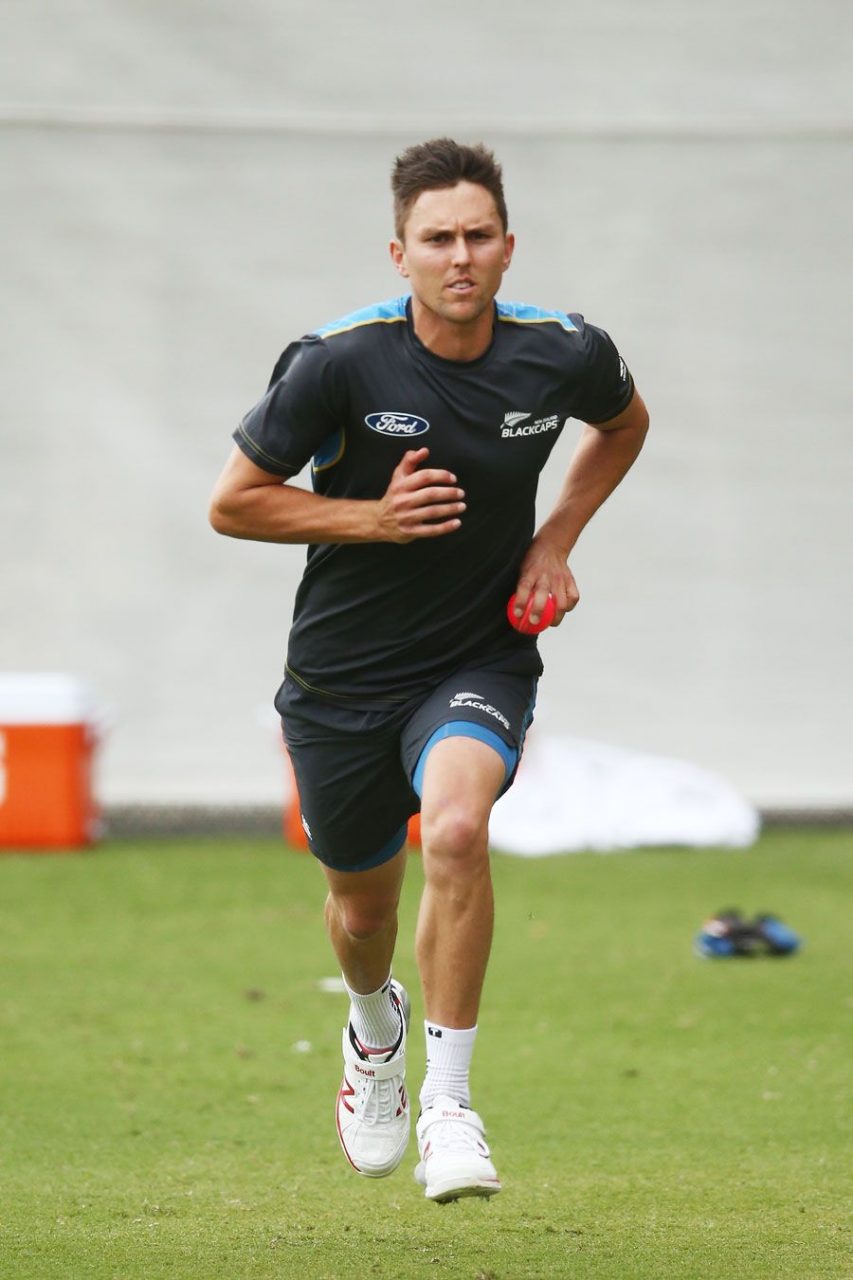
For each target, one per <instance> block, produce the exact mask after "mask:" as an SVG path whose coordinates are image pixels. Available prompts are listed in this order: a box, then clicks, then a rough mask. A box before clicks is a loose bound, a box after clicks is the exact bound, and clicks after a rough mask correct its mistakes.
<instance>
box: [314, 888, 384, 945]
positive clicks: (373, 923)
mask: <svg viewBox="0 0 853 1280" xmlns="http://www.w3.org/2000/svg"><path fill="white" fill-rule="evenodd" d="M331 912H333V913H334V915H335V916H336V917H337V920H338V923H339V924H340V926H341V928H342V929H343V930H344V932H345V933H346V934H348V935H349V937H350V938H353V939H354V940H355V941H356V942H366V941H368V940H369V939H370V938H374V937H376V935H377V934H380V933H382V932H384V931H385V930H386V929H387V928H388V927H389V926H390V925H393V923H394V921H395V920H396V918H397V901H396V899H385V898H380V899H366V898H335V897H332V896H331V895H329V898H328V900H327V903H326V913H327V915H328V914H329V913H331Z"/></svg>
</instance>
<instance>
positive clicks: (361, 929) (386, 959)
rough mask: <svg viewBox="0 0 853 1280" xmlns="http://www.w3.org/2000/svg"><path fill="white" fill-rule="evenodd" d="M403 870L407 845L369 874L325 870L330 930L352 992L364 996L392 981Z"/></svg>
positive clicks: (327, 868) (372, 869)
mask: <svg viewBox="0 0 853 1280" xmlns="http://www.w3.org/2000/svg"><path fill="white" fill-rule="evenodd" d="M405 870H406V849H405V846H404V847H403V848H402V849H401V850H400V852H399V853H398V854H396V855H395V856H394V857H393V858H390V859H389V861H388V862H383V863H382V865H381V866H379V867H372V868H371V869H370V870H369V871H333V870H332V869H331V868H330V867H323V871H324V873H325V876H326V881H327V883H328V886H329V895H328V897H327V898H326V928H327V929H328V931H329V937H330V939H331V942H332V946H333V947H334V949H335V955H336V956H337V957H338V962H339V964H340V966H341V969H342V970H343V975H344V978H345V979H346V982H347V986H349V987H350V988H351V990H353V991H358V992H362V993H363V994H365V995H366V994H368V993H369V992H371V991H376V990H377V988H378V987H381V986H382V983H383V982H385V980H386V979H387V977H388V974H389V972H390V970H391V960H392V958H393V955H394V944H395V942H396V940H397V906H398V904H399V901H400V890H401V888H402V884H403V875H404V873H405Z"/></svg>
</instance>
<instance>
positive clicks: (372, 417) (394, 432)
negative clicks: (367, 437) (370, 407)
mask: <svg viewBox="0 0 853 1280" xmlns="http://www.w3.org/2000/svg"><path fill="white" fill-rule="evenodd" d="M364 421H365V422H366V423H367V425H368V426H369V427H370V429H371V431H378V432H379V434H380V435H381V436H405V437H407V438H408V437H409V436H422V435H423V433H424V432H425V431H429V423H428V422H427V420H426V418H419V417H418V415H417V414H416V413H390V412H386V413H369V414H368V415H367V417H366V418H365V419H364Z"/></svg>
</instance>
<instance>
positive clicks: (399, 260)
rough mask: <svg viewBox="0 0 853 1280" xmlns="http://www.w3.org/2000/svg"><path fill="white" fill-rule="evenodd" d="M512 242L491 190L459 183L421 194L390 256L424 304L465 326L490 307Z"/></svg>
mask: <svg viewBox="0 0 853 1280" xmlns="http://www.w3.org/2000/svg"><path fill="white" fill-rule="evenodd" d="M514 244H515V241H514V237H513V236H511V235H506V234H504V229H503V226H502V224H501V220H500V216H499V214H498V211H497V209H496V207H495V201H494V197H493V196H492V195H491V193H490V192H488V191H487V190H486V188H485V187H481V186H478V185H477V184H476V183H473V182H460V183H458V184H457V185H456V186H455V187H441V188H440V189H439V190H437V191H422V192H421V194H420V195H419V196H418V198H417V200H416V201H415V203H414V204H413V205H412V207H411V209H410V211H409V216H408V218H407V219H406V225H405V227H404V228H403V240H402V241H399V240H394V241H392V242H391V257H392V259H393V261H394V265H395V266H396V268H397V270H398V271H399V273H400V275H401V276H405V278H406V279H407V280H409V282H410V283H411V287H412V293H413V295H414V296H415V298H416V299H418V301H419V302H420V303H421V304H422V305H423V306H424V307H426V308H427V309H428V310H429V311H431V312H432V313H433V314H434V315H436V316H438V317H440V318H441V319H442V320H446V321H449V322H451V323H452V324H459V325H466V324H471V323H472V322H474V321H476V320H477V319H478V317H479V316H481V315H482V314H483V312H484V311H486V310H487V309H489V308H491V305H492V301H493V299H494V297H495V294H496V293H497V291H498V289H499V287H500V283H501V279H502V278H503V273H504V271H506V269H507V267H508V266H509V263H510V259H511V258H512V251H513V248H514Z"/></svg>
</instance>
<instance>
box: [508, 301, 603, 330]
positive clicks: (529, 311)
mask: <svg viewBox="0 0 853 1280" xmlns="http://www.w3.org/2000/svg"><path fill="white" fill-rule="evenodd" d="M497 309H498V322H499V323H503V324H507V325H524V326H525V327H527V326H539V327H540V328H541V331H542V333H543V334H546V333H549V332H550V333H554V332H563V333H577V332H578V329H579V323H578V322H580V327H581V328H582V327H583V316H578V315H571V314H570V313H569V312H567V311H546V310H545V309H544V308H542V307H532V306H530V304H529V303H527V302H498V303H497Z"/></svg>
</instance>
